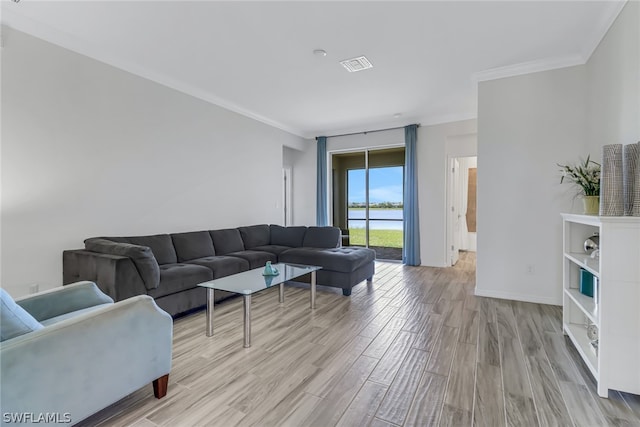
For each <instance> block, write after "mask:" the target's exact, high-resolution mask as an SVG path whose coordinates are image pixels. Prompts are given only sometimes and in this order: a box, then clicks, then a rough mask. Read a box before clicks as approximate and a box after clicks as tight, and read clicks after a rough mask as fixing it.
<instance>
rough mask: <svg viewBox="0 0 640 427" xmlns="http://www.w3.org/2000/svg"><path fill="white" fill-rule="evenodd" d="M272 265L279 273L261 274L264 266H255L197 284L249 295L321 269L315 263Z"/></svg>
mask: <svg viewBox="0 0 640 427" xmlns="http://www.w3.org/2000/svg"><path fill="white" fill-rule="evenodd" d="M272 267H275V268H277V269H278V271H279V272H280V274H278V275H277V276H263V275H262V272H263V271H264V267H260V268H255V269H253V270H249V271H243V272H242V273H237V274H232V275H231V276H227V277H221V278H219V279H214V280H210V281H208V282H204V283H200V284H198V286H202V287H204V288H211V289H217V290H221V291H228V292H235V293H237V294H243V295H251V294H253V293H256V292H259V291H262V290H265V289H267V288H270V287H272V286H276V285H279V284H280V283H283V282H286V281H288V280H293V279H295V278H297V277H300V276H304V275H305V274H308V273H311V272H312V271H317V270H320V269H322V267H318V266H315V265H300V264H285V263H279V264H273V265H272Z"/></svg>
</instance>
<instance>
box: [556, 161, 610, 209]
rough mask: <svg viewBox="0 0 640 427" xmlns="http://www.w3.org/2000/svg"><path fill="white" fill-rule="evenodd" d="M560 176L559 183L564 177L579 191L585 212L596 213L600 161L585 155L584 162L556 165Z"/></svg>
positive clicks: (598, 201)
mask: <svg viewBox="0 0 640 427" xmlns="http://www.w3.org/2000/svg"><path fill="white" fill-rule="evenodd" d="M558 166H560V168H561V169H560V172H562V177H561V178H560V183H561V184H562V183H563V182H564V180H565V179H567V181H569V182H571V183H573V184H575V185H576V186H577V187H578V189H579V191H578V194H577V195H578V196H582V201H583V203H584V213H585V214H597V213H598V211H599V209H600V163H596V162H594V161H593V160H591V158H590V156H587V160H585V161H584V163H579V164H578V165H576V166H571V165H560V164H559V165H558Z"/></svg>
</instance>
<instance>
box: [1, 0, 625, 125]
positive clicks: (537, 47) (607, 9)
mask: <svg viewBox="0 0 640 427" xmlns="http://www.w3.org/2000/svg"><path fill="white" fill-rule="evenodd" d="M623 6H624V1H622V2H621V1H534V2H528V1H496V2H493V1H469V2H464V1H439V2H438V1H409V2H400V1H367V2H364V1H354V2H344V1H342V2H337V1H288V2H274V1H257V2H249V1H227V2H223V1H194V2H186V1H158V0H156V1H137V2H134V1H106V2H103V1H78V2H72V1H33V0H21V1H20V2H19V3H14V2H10V1H6V0H3V1H2V22H3V24H6V25H9V26H11V27H13V28H15V29H18V30H20V31H24V32H26V33H29V34H32V35H34V36H36V37H40V38H42V39H45V40H48V41H50V42H52V43H55V44H58V45H60V46H63V47H66V48H68V49H71V50H74V51H76V52H79V53H82V54H84V55H87V56H90V57H92V58H95V59H98V60H100V61H103V62H105V63H108V64H111V65H114V66H116V67H119V68H121V69H124V70H127V71H129V72H132V73H134V74H138V75H140V76H143V77H146V78H149V79H151V80H154V81H156V82H158V83H161V84H164V85H167V86H169V87H172V88H175V89H177V90H180V91H182V92H185V93H188V94H191V95H193V96H196V97H198V98H201V99H204V100H207V101H209V102H212V103H215V104H217V105H220V106H223V107H225V108H228V109H230V110H233V111H236V112H239V113H241V114H244V115H246V116H249V117H252V118H255V119H258V120H260V121H262V122H265V123H268V124H270V125H272V126H275V127H278V128H280V129H283V130H286V131H288V132H291V133H294V134H297V135H300V136H304V137H313V136H317V135H333V134H337V133H347V132H357V131H364V130H374V129H381V128H386V127H394V126H403V125H406V124H409V123H421V124H423V125H424V124H434V123H443V122H450V121H455V120H461V119H468V118H474V117H476V111H477V81H478V80H485V79H491V78H496V77H505V76H509V75H517V74H523V73H527V72H533V71H541V70H546V69H553V68H558V67H563V66H569V65H577V64H583V63H584V62H585V61H586V60H587V59H588V58H589V56H590V55H591V53H592V52H593V50H594V49H595V47H596V46H597V44H598V42H599V41H600V40H601V39H602V37H603V36H604V34H605V33H606V31H607V29H608V28H609V26H610V25H611V23H612V22H613V20H614V19H615V17H616V16H617V15H618V13H619V12H620V10H621V9H622V7H623ZM314 49H324V50H325V51H326V52H327V55H326V56H324V57H322V56H318V55H314V54H313V50H314ZM361 55H365V56H366V57H367V58H368V59H369V61H371V63H372V64H373V66H374V68H372V69H369V70H364V71H360V72H355V73H348V72H347V71H346V70H345V69H344V68H343V67H342V66H341V65H340V64H339V61H341V60H344V59H348V58H352V57H356V56H361ZM398 114H400V116H399V117H397V115H398ZM394 116H396V117H394Z"/></svg>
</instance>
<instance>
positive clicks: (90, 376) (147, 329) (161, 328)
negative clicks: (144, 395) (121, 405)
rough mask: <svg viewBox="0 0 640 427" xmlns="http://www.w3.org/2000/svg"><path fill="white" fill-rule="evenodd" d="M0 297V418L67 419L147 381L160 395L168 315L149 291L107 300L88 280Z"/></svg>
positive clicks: (167, 360) (165, 375) (166, 364)
mask: <svg viewBox="0 0 640 427" xmlns="http://www.w3.org/2000/svg"><path fill="white" fill-rule="evenodd" d="M0 296H1V298H0V299H1V302H2V305H1V307H0V326H1V329H2V337H1V339H2V341H1V342H0V381H1V383H0V410H1V415H2V419H1V420H0V423H2V424H5V423H7V424H9V423H11V424H16V423H23V424H31V423H34V424H36V423H37V424H38V425H47V424H49V423H50V424H52V425H53V424H56V423H58V425H59V423H60V422H62V423H65V424H67V425H69V424H75V423H77V422H79V421H81V420H83V419H85V418H86V417H88V416H90V415H92V414H94V413H95V412H97V411H99V410H101V409H103V408H105V407H107V406H109V405H111V404H113V403H115V402H116V401H118V400H120V399H121V398H123V397H125V396H127V395H128V394H130V393H132V392H134V391H136V390H137V389H139V388H141V387H143V386H144V385H145V384H148V383H150V382H153V389H154V394H155V396H156V397H157V398H161V397H163V396H164V395H165V394H166V392H167V383H168V379H169V371H170V370H171V345H172V333H173V321H172V319H171V316H169V315H168V314H167V313H165V312H164V311H162V310H161V309H159V308H158V306H157V305H156V304H155V302H154V301H153V298H151V297H149V296H146V295H140V296H136V297H133V298H129V299H127V300H124V301H120V302H117V303H114V302H113V300H112V299H111V298H110V297H108V296H107V295H105V294H104V293H102V292H101V291H100V290H99V289H98V287H97V286H96V285H95V284H94V283H92V282H78V283H75V284H72V285H67V286H64V287H62V288H56V289H54V290H51V291H45V292H41V293H38V294H34V295H29V296H28V297H25V298H21V299H17V300H15V301H14V300H12V299H11V297H9V296H8V294H7V293H6V292H5V291H4V290H2V289H0ZM43 420H45V421H43Z"/></svg>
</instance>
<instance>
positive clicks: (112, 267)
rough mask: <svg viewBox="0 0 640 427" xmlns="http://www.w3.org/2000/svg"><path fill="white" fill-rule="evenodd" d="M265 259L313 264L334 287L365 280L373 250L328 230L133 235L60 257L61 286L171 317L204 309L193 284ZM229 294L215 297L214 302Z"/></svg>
mask: <svg viewBox="0 0 640 427" xmlns="http://www.w3.org/2000/svg"><path fill="white" fill-rule="evenodd" d="M267 261H271V262H272V263H277V262H287V263H294V264H307V265H317V266H320V267H322V270H320V271H318V274H317V284H319V285H325V286H332V287H337V288H340V289H342V293H343V295H345V296H348V295H351V289H352V288H353V286H355V285H357V284H358V283H360V282H362V281H364V280H371V279H372V278H373V275H374V273H375V264H374V261H375V252H374V251H373V250H371V249H367V248H362V247H340V229H338V228H335V227H302V226H300V227H282V226H279V225H267V224H261V225H253V226H247V227H238V228H229V229H222V230H208V231H194V232H185V233H174V234H159V235H153V236H134V237H95V238H90V239H87V240H85V248H84V249H76V250H67V251H64V252H63V283H65V284H67V283H72V282H77V281H79V280H90V281H93V282H95V283H97V285H98V286H99V287H100V289H102V290H103V291H104V292H105V293H106V294H108V295H109V296H111V297H112V298H113V299H114V300H116V301H120V300H123V299H126V298H129V297H131V296H134V295H150V296H152V297H153V298H154V299H155V301H156V303H157V304H158V306H160V307H161V308H162V309H163V310H165V311H167V312H168V313H169V314H171V315H173V316H175V315H179V314H183V313H187V312H189V311H191V310H194V309H197V308H200V307H203V306H204V305H206V295H205V290H204V289H203V288H201V287H199V286H197V285H198V284H199V283H202V282H206V281H209V280H212V279H217V278H220V277H225V276H229V275H232V274H235V273H240V272H242V271H247V270H250V269H254V268H260V267H263V266H264V265H265V263H266V262H267ZM230 295H231V294H229V293H227V292H222V291H220V292H216V301H219V300H221V299H224V298H227V297H228V296H230Z"/></svg>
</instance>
